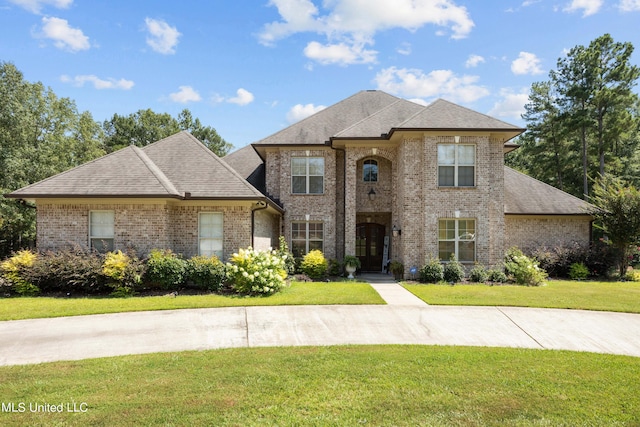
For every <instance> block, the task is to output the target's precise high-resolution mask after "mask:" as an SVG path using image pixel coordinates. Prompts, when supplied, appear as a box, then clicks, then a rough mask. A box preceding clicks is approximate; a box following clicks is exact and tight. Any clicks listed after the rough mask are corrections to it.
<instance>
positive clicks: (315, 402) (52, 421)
mask: <svg viewBox="0 0 640 427" xmlns="http://www.w3.org/2000/svg"><path fill="white" fill-rule="evenodd" d="M638 378H640V358H633V357H625V356H613V355H603V354H590V353H572V352H565V351H549V350H522V349H499V348H469V347H431V346H346V347H294V348H256V349H225V350H214V351H202V352H184V353H171V354H153V355H143V356H126V357H117V358H107V359H93V360H85V361H77V362H56V363H48V364H42V365H31V366H14V367H2V368H0V379H1V380H0V396H2V399H1V400H2V402H3V404H4V405H5V408H8V407H7V406H6V405H7V404H9V403H13V405H14V408H16V409H19V408H20V404H23V405H24V408H25V412H23V413H19V412H8V411H6V410H5V411H3V412H2V413H0V424H1V425H3V426H25V425H29V426H40V425H42V426H45V425H46V426H49V425H68V426H86V425H91V426H115V425H118V426H133V425H167V426H187V425H188V426H209V425H216V426H257V425H260V426H265V425H279V426H294V425H299V426H327V425H329V426H355V425H371V426H418V425H420V426H572V427H573V426H605V425H606V426H637V425H639V424H640V382H639V381H638ZM44 403H48V404H50V405H60V404H62V405H63V410H64V411H66V410H67V405H69V406H68V407H69V408H70V409H71V410H73V409H74V403H75V408H76V410H78V411H80V410H83V411H85V412H76V413H69V412H63V413H61V414H60V413H51V412H34V413H32V412H30V409H29V405H33V406H32V407H33V408H34V409H35V408H36V407H35V405H42V404H44Z"/></svg>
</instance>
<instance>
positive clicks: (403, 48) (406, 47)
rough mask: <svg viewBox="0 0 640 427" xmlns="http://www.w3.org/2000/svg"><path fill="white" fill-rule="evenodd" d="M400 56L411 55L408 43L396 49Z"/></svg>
mask: <svg viewBox="0 0 640 427" xmlns="http://www.w3.org/2000/svg"><path fill="white" fill-rule="evenodd" d="M396 52H398V53H399V54H400V55H411V44H410V43H407V42H405V43H402V45H401V46H400V47H399V48H398V49H396Z"/></svg>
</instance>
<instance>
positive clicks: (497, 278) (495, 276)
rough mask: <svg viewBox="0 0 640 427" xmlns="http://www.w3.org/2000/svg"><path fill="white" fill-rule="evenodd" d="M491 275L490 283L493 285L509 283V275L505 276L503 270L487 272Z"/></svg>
mask: <svg viewBox="0 0 640 427" xmlns="http://www.w3.org/2000/svg"><path fill="white" fill-rule="evenodd" d="M487 273H488V274H489V277H488V279H489V281H490V282H493V283H507V275H506V274H504V271H502V269H498V268H496V269H492V270H489V271H488V272H487Z"/></svg>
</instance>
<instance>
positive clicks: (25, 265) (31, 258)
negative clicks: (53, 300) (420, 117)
mask: <svg viewBox="0 0 640 427" xmlns="http://www.w3.org/2000/svg"><path fill="white" fill-rule="evenodd" d="M36 258H37V255H36V254H35V253H34V252H31V251H30V250H26V249H25V250H21V251H18V252H16V254H15V255H13V256H12V257H11V258H9V259H7V260H5V261H3V262H2V263H0V273H2V276H3V277H4V278H5V279H6V280H7V281H8V282H9V284H10V287H11V288H13V290H14V291H15V292H16V293H17V294H19V295H22V296H32V295H37V294H38V293H40V289H39V288H38V287H37V286H36V285H34V284H33V283H31V282H30V281H29V280H27V278H26V272H27V271H28V270H29V269H30V268H31V267H33V264H34V263H35V261H36Z"/></svg>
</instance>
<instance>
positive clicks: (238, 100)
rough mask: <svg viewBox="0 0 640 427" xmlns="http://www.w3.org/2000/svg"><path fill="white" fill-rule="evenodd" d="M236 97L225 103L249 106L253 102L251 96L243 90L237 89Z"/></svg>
mask: <svg viewBox="0 0 640 427" xmlns="http://www.w3.org/2000/svg"><path fill="white" fill-rule="evenodd" d="M236 95H237V96H235V97H233V98H229V99H228V100H227V102H230V103H231V104H238V105H247V104H251V103H252V102H253V100H254V96H253V94H252V93H251V92H249V91H248V90H246V89H243V88H240V89H238V90H237V91H236Z"/></svg>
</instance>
